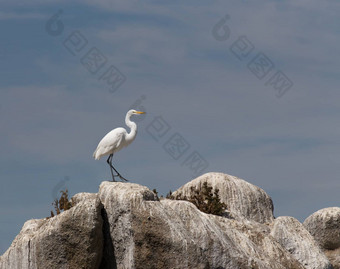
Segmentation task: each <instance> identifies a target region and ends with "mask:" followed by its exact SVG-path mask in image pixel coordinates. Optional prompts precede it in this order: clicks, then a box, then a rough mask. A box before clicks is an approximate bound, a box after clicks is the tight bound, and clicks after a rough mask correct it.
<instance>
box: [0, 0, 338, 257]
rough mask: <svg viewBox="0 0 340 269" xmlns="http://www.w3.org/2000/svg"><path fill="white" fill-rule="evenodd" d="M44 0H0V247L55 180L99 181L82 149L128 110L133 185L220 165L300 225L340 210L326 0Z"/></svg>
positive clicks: (126, 168) (103, 176)
mask: <svg viewBox="0 0 340 269" xmlns="http://www.w3.org/2000/svg"><path fill="white" fill-rule="evenodd" d="M54 2H55V1H46V0H44V1H42V0H41V1H40V0H31V1H29V2H27V1H25V2H24V1H16V2H15V3H14V1H9V0H2V1H1V4H0V10H1V11H0V32H1V39H0V71H1V80H0V134H1V138H2V139H1V141H0V146H1V154H0V179H1V181H0V182H1V189H0V253H3V252H4V251H5V250H6V249H7V248H8V247H9V246H10V243H11V242H12V240H13V239H14V237H15V236H16V235H17V234H18V233H19V231H20V229H21V227H22V225H23V224H24V222H25V221H26V220H28V219H31V218H43V217H47V216H49V214H50V213H49V212H50V210H51V209H52V205H51V203H52V201H53V199H54V198H55V197H56V196H57V195H58V192H59V191H60V190H61V189H63V188H65V187H67V188H68V189H69V192H70V193H71V195H73V194H75V193H78V192H97V191H98V187H99V184H100V182H102V181H104V180H109V179H110V171H109V168H108V166H107V164H106V162H105V161H106V158H104V159H102V160H100V161H95V160H94V159H93V158H92V153H93V151H94V149H95V148H96V146H97V144H98V142H99V141H100V139H101V138H102V137H103V136H104V135H105V134H106V133H107V132H108V131H110V130H111V129H113V128H115V127H119V126H124V127H125V123H124V117H125V114H126V112H127V110H129V109H130V108H131V107H134V108H136V109H139V110H143V111H146V112H147V114H146V116H144V117H141V118H140V119H139V120H137V123H138V127H139V132H138V136H137V138H136V140H135V141H134V142H133V144H131V145H130V146H129V147H128V148H125V149H124V150H122V151H121V152H119V153H118V154H117V155H116V156H115V157H114V164H115V165H116V168H117V169H118V170H119V171H120V172H121V174H122V175H123V176H125V177H126V178H128V179H130V181H131V182H135V183H138V184H142V185H146V186H148V187H149V188H151V189H153V188H156V189H157V190H158V192H159V193H160V194H163V195H165V194H166V193H167V192H168V191H169V190H175V189H177V188H178V187H180V186H181V185H183V184H185V183H186V182H188V181H190V180H191V179H193V178H195V177H196V176H197V175H200V174H202V173H206V172H209V171H215V172H223V173H227V174H231V175H234V176H238V177H240V178H243V179H245V180H247V181H248V182H250V183H252V184H255V185H257V186H259V187H261V188H263V189H264V190H265V191H266V192H267V193H268V194H269V195H270V196H271V197H272V199H273V201H274V207H275V212H274V213H275V216H282V215H289V216H294V217H296V218H298V219H299V220H300V221H303V220H304V219H305V218H306V217H307V216H309V215H310V214H311V213H313V212H315V211H316V210H318V209H321V208H324V207H329V206H337V205H339V200H340V196H339V190H340V181H339V172H340V165H339V160H340V144H339V136H340V127H339V116H340V106H339V99H340V92H339V82H340V76H339V70H340V68H339V67H340V64H339V63H340V49H339V45H340V42H339V41H340V33H339V29H340V19H339V16H338V15H339V14H340V3H339V2H338V1H330V0H325V1H317V0H309V1H307V0H300V1H296V0H294V1H293V0H291V1H269V0H268V1H265V0H259V1H256V3H255V1H240V0H237V1H236V0H234V1H200V0H195V1H191V0H189V1H176V0H171V1H128V0H120V1H113V0H111V1H110V0H100V1H92V0H91V1H90V0H88V1H84V0H83V1H58V4H56V3H54ZM135 119H137V118H135Z"/></svg>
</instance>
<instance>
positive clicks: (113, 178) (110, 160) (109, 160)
mask: <svg viewBox="0 0 340 269" xmlns="http://www.w3.org/2000/svg"><path fill="white" fill-rule="evenodd" d="M112 157H113V154H110V156H109V158H107V161H106V162H107V163H108V164H109V166H110V172H111V176H112V181H113V182H115V181H116V180H115V177H116V176H118V175H114V174H113V171H112V164H111V162H112ZM115 170H116V169H115ZM117 174H118V173H117Z"/></svg>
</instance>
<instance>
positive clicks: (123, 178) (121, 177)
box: [118, 174, 128, 182]
mask: <svg viewBox="0 0 340 269" xmlns="http://www.w3.org/2000/svg"><path fill="white" fill-rule="evenodd" d="M118 176H119V178H120V179H122V180H124V181H126V182H128V180H127V179H126V178H125V177H123V176H121V175H119V174H118Z"/></svg>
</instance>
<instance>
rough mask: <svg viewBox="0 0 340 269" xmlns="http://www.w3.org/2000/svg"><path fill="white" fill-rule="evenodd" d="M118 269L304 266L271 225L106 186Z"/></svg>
mask: <svg viewBox="0 0 340 269" xmlns="http://www.w3.org/2000/svg"><path fill="white" fill-rule="evenodd" d="M99 197H100V199H101V201H102V203H103V205H104V208H105V210H106V212H107V215H108V221H109V223H110V224H112V226H111V227H110V234H111V238H112V239H113V248H114V251H115V257H116V265H117V268H202V269H203V268H230V269H231V268H232V269H234V268H240V269H242V268H268V269H275V268H280V269H285V268H292V269H293V268H296V269H297V268H301V269H302V268H303V267H302V266H301V265H300V264H299V262H297V261H296V260H295V259H294V258H293V257H292V256H291V255H290V254H289V253H288V252H287V251H285V250H284V249H283V248H282V247H281V245H279V244H278V243H277V242H276V241H275V240H273V238H272V237H271V236H270V229H269V227H268V226H267V225H264V224H260V223H257V222H239V221H236V220H231V219H227V218H223V217H218V216H214V215H210V214H205V213H202V212H200V211H199V210H198V209H197V208H196V207H195V206H194V205H193V204H191V203H189V202H186V201H177V200H168V199H165V200H161V201H158V200H157V198H156V196H155V194H154V193H153V192H152V191H150V190H148V189H147V188H146V187H142V186H140V185H137V184H127V183H114V184H113V183H111V182H103V183H102V184H101V185H100V189H99Z"/></svg>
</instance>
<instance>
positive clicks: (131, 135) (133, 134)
mask: <svg viewBox="0 0 340 269" xmlns="http://www.w3.org/2000/svg"><path fill="white" fill-rule="evenodd" d="M130 117H131V115H126V118H125V123H126V125H127V126H128V127H129V128H130V133H128V135H127V136H126V140H128V141H131V142H132V141H133V140H134V139H135V137H136V135H137V124H136V123H134V122H133V121H131V120H130Z"/></svg>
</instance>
